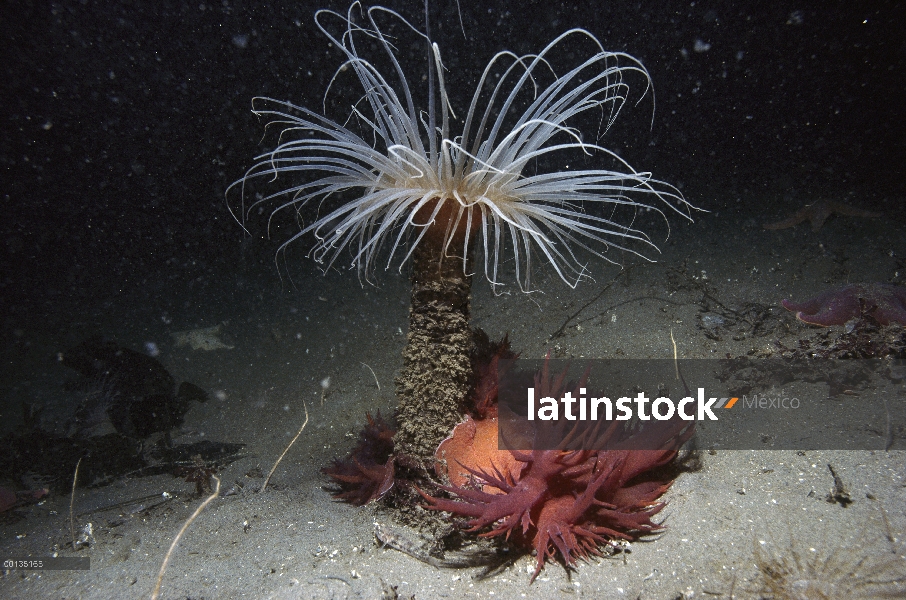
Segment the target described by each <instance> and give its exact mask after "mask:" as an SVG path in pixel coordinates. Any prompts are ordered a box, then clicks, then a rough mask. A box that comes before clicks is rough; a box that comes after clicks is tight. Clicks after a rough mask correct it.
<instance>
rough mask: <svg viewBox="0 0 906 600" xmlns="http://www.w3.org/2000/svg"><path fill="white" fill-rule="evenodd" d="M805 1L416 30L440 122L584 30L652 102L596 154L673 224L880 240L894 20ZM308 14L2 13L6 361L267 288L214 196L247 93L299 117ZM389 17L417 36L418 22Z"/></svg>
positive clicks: (263, 270)
mask: <svg viewBox="0 0 906 600" xmlns="http://www.w3.org/2000/svg"><path fill="white" fill-rule="evenodd" d="M817 4H818V3H793V2H772V3H764V2H688V1H684V2H679V1H667V2H656V3H654V2H648V3H635V2H594V3H592V2H575V3H573V2H547V1H545V2H505V1H490V2H482V3H480V4H479V3H473V2H466V1H464V2H462V5H461V18H462V23H463V28H464V29H465V32H466V38H464V37H463V33H462V30H461V28H460V21H459V16H458V15H457V8H456V4H455V3H453V2H449V1H443V2H437V3H432V7H431V14H430V19H431V22H432V28H433V30H432V35H433V37H434V38H435V39H436V40H437V42H438V43H439V44H440V46H441V48H442V52H443V54H444V58H445V62H446V66H447V68H448V70H449V80H450V82H451V89H454V90H456V92H455V94H456V95H455V96H454V98H453V101H454V105H456V106H459V107H460V109H461V110H462V107H464V105H465V104H466V103H467V101H468V98H469V94H470V93H471V87H470V86H471V85H473V84H474V81H475V78H476V77H477V76H478V74H479V73H480V72H481V69H482V67H483V65H484V64H485V63H486V61H487V60H488V59H489V58H490V56H492V55H493V53H494V52H496V51H499V50H501V49H511V50H513V51H516V52H518V53H525V52H530V51H537V50H539V49H540V48H541V47H543V45H544V44H546V43H547V42H548V41H550V40H551V39H552V38H553V37H555V35H557V34H558V33H560V32H562V31H564V30H565V29H567V28H570V27H577V26H581V27H585V28H587V29H589V30H590V31H591V32H593V33H594V34H595V35H597V36H598V37H599V39H600V40H601V41H602V43H603V44H604V46H605V48H607V49H608V50H619V51H625V52H628V53H630V54H632V55H634V56H636V57H638V58H639V59H640V60H641V61H642V62H643V63H644V64H645V66H646V67H647V69H648V70H649V71H650V73H651V76H652V79H653V81H654V85H655V90H656V93H657V96H656V111H655V116H654V123H653V128H652V127H650V118H651V116H650V115H651V104H650V102H648V101H646V102H644V103H643V105H642V106H640V107H639V108H635V109H633V110H629V111H626V115H625V116H621V119H620V121H619V122H618V124H617V126H616V127H615V128H614V130H613V131H612V132H611V133H610V135H609V138H608V139H607V140H606V143H607V144H609V145H610V146H611V147H613V148H614V149H616V150H618V151H619V152H620V153H621V154H622V155H623V156H624V157H625V158H627V159H628V160H629V161H630V163H632V164H634V165H637V166H638V167H639V168H642V169H645V170H651V171H653V172H654V173H655V174H656V175H657V176H658V177H659V178H661V179H664V180H667V181H670V182H672V183H674V184H676V185H679V186H681V188H682V189H683V191H684V193H685V194H686V195H687V197H688V198H689V200H690V201H692V202H693V203H694V204H696V205H698V206H702V207H704V208H708V209H710V210H714V211H718V212H720V211H723V210H734V211H735V210H741V211H745V212H747V213H750V214H751V215H752V216H753V217H754V218H757V219H759V220H761V219H764V220H773V219H775V218H776V217H778V216H780V215H784V214H786V213H788V212H791V211H792V210H794V209H796V208H798V207H799V206H801V205H802V204H804V203H806V202H809V201H811V200H814V199H818V198H823V197H828V198H832V199H839V200H847V201H852V202H853V203H855V204H858V205H859V206H861V207H864V208H867V209H875V210H883V211H884V212H885V213H886V214H887V215H888V217H889V218H893V219H896V220H900V221H902V220H904V219H906V216H904V211H903V203H904V199H906V183H904V178H903V164H904V163H903V159H904V156H906V141H904V140H906V135H904V134H906V128H904V113H903V92H904V90H906V38H904V36H903V35H902V31H903V30H902V27H903V23H904V22H906V9H904V6H903V5H902V4H900V3H895V2H874V3H860V2H855V3H853V2H845V3H844V2H839V3H837V2H828V3H821V6H820V7H817V8H816V6H817ZM323 6H325V5H323V4H317V5H316V4H313V3H311V2H308V1H302V2H287V3H260V2H232V1H229V2H227V1H224V2H173V1H163V2H147V1H135V2H89V1H82V2H77V1H63V2H15V3H4V4H3V7H2V8H0V56H2V57H3V58H2V66H0V69H2V79H3V85H2V86H0V106H2V107H3V108H2V111H0V112H2V116H0V122H2V129H0V180H2V186H0V195H2V201H3V207H4V212H3V215H4V218H3V219H2V225H0V226H2V228H3V232H2V238H0V252H2V253H3V256H4V257H3V269H2V275H0V297H2V304H3V305H4V309H3V310H2V316H3V324H4V332H5V333H4V337H5V338H6V339H7V340H9V339H11V338H10V336H9V335H7V334H9V333H10V332H20V333H21V327H22V326H23V324H27V323H30V322H31V323H34V322H43V323H45V324H46V323H48V322H51V323H56V324H59V325H61V326H62V325H63V324H65V323H66V322H67V321H69V320H71V319H73V318H75V317H76V315H77V314H78V313H80V312H81V311H84V310H87V309H88V307H98V306H103V305H104V303H108V304H109V303H116V302H122V301H128V302H133V303H134V304H135V305H137V306H140V305H141V304H142V303H143V302H148V301H150V300H151V299H155V300H156V301H157V302H159V303H162V304H163V305H165V306H164V308H163V309H161V307H160V306H158V307H157V309H158V310H165V309H166V305H172V306H170V308H169V309H166V310H170V311H179V310H180V307H183V308H193V307H194V308H196V309H198V308H199V307H202V306H203V305H204V304H205V303H209V302H217V301H221V300H222V301H225V302H234V301H236V298H233V297H232V296H231V295H232V294H233V293H236V294H241V292H242V287H243V285H252V286H254V285H258V284H249V283H248V282H247V281H245V280H238V279H236V278H235V277H234V275H235V272H236V269H237V265H241V264H242V265H246V269H247V270H246V272H247V273H249V274H253V275H250V276H258V277H261V278H262V280H261V281H262V282H263V285H265V286H271V285H273V286H275V287H279V286H280V282H279V279H278V274H277V269H276V268H275V267H274V264H273V260H272V259H273V256H274V249H275V248H276V245H277V243H278V242H279V241H282V239H284V236H282V235H279V232H278V235H276V236H275V238H276V239H275V240H273V241H271V240H266V239H265V237H266V219H265V216H266V215H265V216H262V217H260V218H259V219H257V220H255V219H253V220H252V222H251V224H250V230H251V231H252V234H253V237H252V238H251V239H249V238H247V237H246V236H244V234H243V231H242V229H241V228H240V227H239V225H238V224H237V223H236V222H235V221H234V219H233V218H232V217H231V215H230V213H229V212H228V210H227V205H226V201H225V200H224V190H225V188H226V187H227V186H228V184H229V183H230V182H232V181H234V180H235V179H237V178H238V177H240V176H241V175H242V173H243V172H244V170H245V169H246V168H247V167H248V166H250V165H251V163H252V157H253V156H254V155H255V154H256V153H258V152H260V151H262V150H264V149H265V146H263V145H259V142H260V141H261V136H262V124H261V122H259V120H258V119H257V118H256V117H255V116H254V115H252V114H251V112H250V100H251V98H252V97H253V96H255V95H267V96H271V97H274V98H280V99H287V100H291V101H293V102H295V103H297V104H300V105H303V106H309V107H312V108H318V107H319V106H320V104H321V99H322V94H323V92H324V89H325V87H326V85H327V83H328V81H329V80H330V77H331V76H332V75H333V73H334V71H335V69H336V67H337V65H338V64H339V63H340V60H341V57H340V55H339V53H338V52H337V51H336V50H335V49H331V48H330V47H329V46H328V42H327V40H326V39H325V38H324V37H323V36H322V35H321V34H320V33H319V32H318V31H317V29H316V28H315V27H314V23H313V20H312V14H313V12H314V10H315V9H316V8H318V7H323ZM326 6H329V7H333V8H335V9H338V10H341V11H343V10H345V8H346V5H345V3H339V2H329V3H327V4H326ZM390 6H391V7H393V8H395V9H397V10H399V11H400V12H402V13H403V14H404V15H407V16H408V17H410V18H411V19H413V20H414V21H415V22H417V23H421V22H423V18H424V17H423V15H422V12H421V3H419V2H391V3H390ZM706 48H707V49H706ZM412 60H413V61H417V63H416V64H422V65H423V64H424V63H423V62H421V61H422V59H421V57H418V56H415V57H413V58H412ZM458 84H462V85H461V86H459V85H458ZM772 202H773V203H774V204H771V203H772ZM760 203H764V204H763V205H762V206H759V204H760ZM303 254H304V252H303V251H301V250H300V251H298V252H296V253H295V254H292V253H291V254H290V256H289V260H290V262H291V264H295V262H297V261H298V262H301V261H302V258H303ZM259 265H260V268H258V266H259ZM306 268H311V267H310V265H309V266H308V267H306Z"/></svg>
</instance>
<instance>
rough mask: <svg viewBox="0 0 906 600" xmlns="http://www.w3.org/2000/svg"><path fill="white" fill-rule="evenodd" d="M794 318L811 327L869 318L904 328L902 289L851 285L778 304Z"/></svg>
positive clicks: (905, 289) (904, 291)
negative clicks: (804, 299)
mask: <svg viewBox="0 0 906 600" xmlns="http://www.w3.org/2000/svg"><path fill="white" fill-rule="evenodd" d="M781 304H782V305H783V307H784V308H785V309H787V310H790V311H793V312H795V313H796V318H797V319H799V320H800V321H804V322H805V323H810V324H812V325H821V326H822V327H829V326H831V325H843V324H844V323H846V322H847V321H849V320H850V319H857V318H859V317H862V316H867V317H870V318H871V319H874V320H875V321H877V322H878V324H879V325H890V324H891V323H898V324H900V325H906V287H902V286H898V285H890V284H886V283H853V284H850V285H845V286H843V287H841V288H836V289H833V290H828V291H826V292H824V293H823V294H819V295H817V296H815V297H814V298H812V299H811V300H806V301H805V302H801V303H796V302H790V301H789V300H783V301H782V302H781Z"/></svg>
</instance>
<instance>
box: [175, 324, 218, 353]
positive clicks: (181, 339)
mask: <svg viewBox="0 0 906 600" xmlns="http://www.w3.org/2000/svg"><path fill="white" fill-rule="evenodd" d="M221 327H223V324H221V325H214V326H213V327H205V328H202V329H192V330H191V331H176V332H174V333H171V334H170V335H172V336H173V341H174V342H176V346H177V347H178V346H192V350H219V349H221V348H223V349H224V350H232V349H233V346H228V345H226V344H224V343H223V342H221V341H220V328H221Z"/></svg>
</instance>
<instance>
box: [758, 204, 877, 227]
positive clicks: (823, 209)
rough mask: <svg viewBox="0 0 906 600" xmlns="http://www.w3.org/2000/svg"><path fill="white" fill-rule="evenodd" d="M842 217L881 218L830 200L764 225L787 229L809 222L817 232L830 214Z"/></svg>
mask: <svg viewBox="0 0 906 600" xmlns="http://www.w3.org/2000/svg"><path fill="white" fill-rule="evenodd" d="M834 213H836V214H838V215H844V216H847V217H866V218H877V217H880V216H881V213H877V212H872V211H870V210H862V209H860V208H853V207H852V206H849V205H848V204H843V203H842V202H832V201H830V200H816V201H815V202H812V203H811V204H806V205H805V206H803V207H802V208H800V209H799V210H797V211H796V212H795V213H793V214H792V215H791V216H790V217H789V218H786V219H784V220H782V221H777V222H776V223H765V225H764V228H765V229H787V228H789V227H795V226H796V225H798V224H799V223H802V222H803V221H809V222H811V224H812V231H818V230H819V229H821V226H822V225H824V222H825V221H826V220H827V218H828V217H829V216H831V215H832V214H834Z"/></svg>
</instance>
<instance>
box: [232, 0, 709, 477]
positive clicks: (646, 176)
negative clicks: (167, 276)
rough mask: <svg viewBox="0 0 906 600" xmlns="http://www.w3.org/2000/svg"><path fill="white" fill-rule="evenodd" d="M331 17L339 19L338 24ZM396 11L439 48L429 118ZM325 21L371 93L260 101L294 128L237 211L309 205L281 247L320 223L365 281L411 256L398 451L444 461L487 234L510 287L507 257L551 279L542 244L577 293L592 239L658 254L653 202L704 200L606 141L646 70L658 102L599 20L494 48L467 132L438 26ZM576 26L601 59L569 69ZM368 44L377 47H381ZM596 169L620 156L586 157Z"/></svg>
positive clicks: (330, 244)
mask: <svg viewBox="0 0 906 600" xmlns="http://www.w3.org/2000/svg"><path fill="white" fill-rule="evenodd" d="M328 21H339V23H340V24H341V27H340V29H339V31H340V32H341V33H340V34H339V35H337V34H335V33H332V32H331V29H330V28H329V27H328ZM379 21H380V22H382V23H385V22H390V23H394V24H395V25H396V26H397V27H398V28H402V29H404V30H409V31H411V32H413V33H414V34H415V35H417V36H419V38H420V39H421V40H422V41H423V43H424V44H425V45H426V47H427V48H428V51H429V75H428V78H427V86H428V93H427V106H426V109H427V112H423V111H422V110H420V109H419V108H418V107H417V106H416V101H415V95H414V93H413V90H412V89H411V88H410V80H409V79H408V78H407V76H406V73H405V70H404V69H403V67H402V64H401V62H400V60H399V58H398V54H397V49H396V48H395V47H394V46H393V45H392V44H391V41H390V39H389V36H388V35H387V34H385V31H389V28H388V26H387V25H386V23H385V25H384V28H383V29H382V26H381V25H379ZM315 22H316V24H317V26H318V28H319V29H320V30H321V31H322V32H323V33H324V35H326V36H327V38H328V39H329V40H330V41H331V42H333V44H334V45H335V46H336V47H337V48H338V49H340V51H341V52H343V53H344V55H345V61H344V62H343V64H342V66H341V67H340V69H339V70H338V71H337V74H335V75H334V78H333V80H332V81H331V84H330V86H329V87H332V86H333V85H334V84H335V83H336V81H337V79H338V77H340V76H341V73H342V72H348V71H350V70H351V71H352V72H353V73H354V74H355V76H356V78H357V79H358V82H359V83H360V84H361V87H362V93H363V95H362V97H361V99H360V100H359V101H358V102H356V103H354V104H353V106H352V107H351V112H350V113H349V115H347V116H346V117H345V120H344V123H343V124H341V123H339V122H337V121H334V120H331V119H330V118H328V117H326V116H322V115H321V114H318V113H316V112H314V111H312V110H309V109H306V108H303V107H299V106H295V105H293V104H290V103H288V102H281V101H277V100H272V99H269V98H255V99H254V101H253V112H255V114H257V115H259V116H261V117H263V118H264V119H266V120H267V125H268V127H278V128H280V130H281V131H280V137H279V143H278V145H277V147H276V148H274V149H273V150H272V151H270V152H268V153H266V154H262V155H260V156H258V157H257V161H258V162H257V163H256V164H255V165H254V166H253V167H251V168H250V169H249V170H248V171H247V172H246V174H245V176H244V177H243V178H242V179H241V180H239V181H237V182H236V183H234V184H233V186H231V190H232V189H234V188H235V189H237V190H238V193H239V196H240V198H241V203H242V207H241V209H240V211H241V212H240V213H239V215H238V216H237V219H238V220H240V222H242V221H243V220H244V218H245V216H246V215H248V214H249V211H250V210H251V209H253V208H255V207H256V206H258V205H259V204H261V203H266V204H270V205H273V204H276V208H274V210H273V213H272V218H273V217H274V216H276V215H278V214H279V213H281V212H283V211H294V212H295V213H296V215H297V218H298V219H299V220H300V222H301V227H300V229H299V231H298V232H297V233H296V234H295V235H293V236H292V237H291V238H290V239H288V240H286V241H285V242H284V243H283V245H282V246H281V250H283V249H285V248H286V246H287V245H288V244H290V243H292V242H293V241H295V240H298V239H300V238H302V237H305V236H308V235H313V236H314V238H315V244H314V246H313V247H312V249H311V251H310V255H311V256H312V257H313V258H314V259H315V260H316V261H317V262H318V263H320V264H322V265H324V268H325V269H327V268H331V267H332V266H335V264H336V262H337V261H338V259H339V258H340V256H341V255H343V254H344V253H346V252H348V253H349V255H350V256H351V262H350V266H351V267H353V268H355V269H357V270H358V272H359V274H360V277H362V278H363V279H365V280H370V278H371V276H372V273H373V271H374V268H375V266H376V264H377V261H378V260H380V261H381V262H383V260H384V257H386V268H390V266H392V265H393V264H394V263H395V262H398V263H399V265H400V267H399V268H402V265H403V264H405V263H407V262H410V261H411V263H412V275H411V277H412V285H413V289H412V307H411V310H410V317H409V333H408V343H407V347H406V350H405V351H404V366H403V371H402V374H401V376H400V378H399V380H398V381H397V391H398V395H399V397H400V409H399V414H398V418H399V421H400V429H399V433H398V434H397V449H398V451H401V452H403V453H407V454H410V455H414V456H417V457H421V458H422V459H424V460H425V461H426V462H428V463H429V464H430V460H432V457H433V452H434V449H435V448H436V447H437V444H438V442H439V441H440V440H441V439H443V438H444V437H445V436H446V435H447V434H448V432H449V431H450V429H452V427H453V426H454V425H455V424H456V423H457V422H458V421H459V419H460V418H461V413H462V410H461V405H462V402H463V400H464V398H465V397H466V395H467V394H468V392H469V383H470V382H469V379H470V371H471V369H470V362H469V352H470V350H471V346H472V342H471V331H470V329H469V307H470V289H471V277H472V274H473V269H475V267H476V265H474V264H473V263H474V262H475V259H474V254H475V246H479V247H480V248H481V251H482V254H481V256H482V258H481V262H480V266H479V267H478V268H480V269H481V271H482V272H483V274H484V277H485V278H486V279H487V280H488V281H489V282H490V284H491V286H492V288H493V290H494V291H495V293H499V292H500V289H501V287H502V286H503V285H504V283H503V282H502V278H503V276H502V273H501V270H500V265H501V264H502V263H503V262H505V261H509V260H511V259H512V263H513V265H514V268H515V280H516V282H517V283H518V285H519V287H520V289H521V290H522V291H524V292H530V291H532V290H533V289H534V288H533V285H532V272H533V264H532V257H533V253H535V254H537V253H540V254H541V256H542V257H543V258H544V261H543V262H546V263H547V264H549V265H550V266H551V267H552V268H553V270H554V271H555V272H556V274H557V275H558V276H559V277H560V278H561V279H562V280H563V281H564V282H565V283H566V284H567V285H569V286H570V287H575V286H576V285H577V284H578V282H579V281H580V280H582V279H583V278H586V277H588V276H589V274H588V270H587V267H586V264H584V263H583V262H581V260H580V258H579V256H578V255H577V254H576V249H577V248H581V249H583V250H584V251H586V252H590V253H591V254H594V255H596V256H599V257H601V258H604V259H605V260H610V259H608V258H607V256H606V255H605V254H604V252H605V251H606V250H608V249H609V248H616V249H619V250H623V251H627V252H631V253H634V254H638V255H640V256H644V255H643V254H641V252H642V251H644V249H645V248H648V249H650V250H655V251H656V247H655V245H654V244H653V243H652V241H651V240H650V239H649V237H648V236H647V235H646V234H645V233H644V232H643V231H641V230H640V229H636V228H635V227H633V223H634V221H635V219H636V217H637V215H638V213H639V212H640V211H654V212H655V213H657V214H659V215H660V216H662V217H666V213H668V212H675V213H677V214H679V215H682V216H683V217H684V218H687V219H688V218H690V212H691V210H692V209H693V207H691V205H689V204H688V203H687V202H686V200H685V199H684V198H683V196H682V194H681V193H680V192H679V191H678V190H677V189H676V188H674V187H672V186H670V185H669V184H666V183H664V182H661V181H658V180H656V179H653V178H652V176H651V174H650V173H646V172H639V171H636V170H634V169H632V168H631V167H630V166H629V165H628V164H627V163H626V162H625V161H623V160H622V159H620V158H619V157H618V156H617V155H616V154H615V153H614V152H612V151H610V150H608V149H606V148H605V147H603V146H601V145H599V144H598V143H597V142H598V140H599V139H600V135H603V133H604V132H606V131H607V129H608V128H609V127H610V125H611V124H612V123H613V121H614V120H615V119H616V117H617V116H618V114H619V112H620V110H621V108H622V106H623V104H624V102H625V101H626V100H627V97H628V94H629V86H628V84H627V83H626V81H625V77H626V76H629V75H632V74H635V75H638V76H640V77H641V79H642V80H643V81H644V82H645V90H644V92H643V93H642V96H644V95H645V94H646V93H647V92H648V89H649V87H650V77H649V75H648V72H647V71H646V70H645V68H644V67H643V66H642V64H641V63H640V62H639V61H637V60H636V59H634V58H633V57H631V56H629V55H627V54H624V53H618V52H616V53H615V52H607V51H605V50H604V49H603V47H602V46H601V44H600V42H599V41H598V40H597V38H595V36H594V35H592V34H591V33H589V32H588V31H585V30H582V29H572V30H569V31H567V32H565V33H563V34H562V35H560V36H558V37H557V38H555V39H554V40H553V41H552V42H550V43H549V44H548V45H547V46H546V47H545V48H544V49H543V50H541V52H539V53H538V54H532V55H524V56H517V55H515V54H513V53H512V52H506V51H504V52H500V53H498V54H497V55H495V56H494V57H493V58H492V59H491V60H490V61H489V63H488V65H487V67H486V68H485V69H484V71H483V73H482V74H481V76H480V78H479V81H478V85H477V87H476V90H475V92H474V94H473V96H472V100H471V102H470V104H469V107H468V111H467V112H466V113H465V114H464V117H463V119H462V127H461V129H458V130H457V131H456V132H454V131H453V130H452V126H453V123H454V122H455V121H457V119H456V118H455V116H454V114H453V111H452V107H451V102H450V98H449V95H448V92H447V87H446V83H445V79H444V73H445V69H444V66H443V62H442V60H441V54H440V49H439V48H438V46H437V44H434V43H432V42H431V40H430V39H429V37H428V36H427V35H425V34H424V33H422V32H420V31H419V30H418V29H417V28H416V27H414V26H413V25H412V24H410V23H409V22H408V21H407V20H406V19H404V18H403V17H402V16H400V15H399V14H397V13H395V12H393V11H391V10H389V9H386V8H382V7H374V8H370V9H367V10H365V9H364V8H363V7H362V6H361V5H360V4H359V3H358V2H356V3H354V4H352V6H350V8H349V10H348V12H347V14H346V15H345V16H344V15H341V14H339V13H336V12H333V11H328V10H322V11H318V12H317V13H316V15H315ZM577 38H578V39H579V40H582V41H584V42H585V43H586V44H587V45H588V46H589V48H590V50H591V51H590V53H589V54H588V55H587V56H586V57H584V58H578V59H576V58H572V59H570V58H566V64H565V66H563V65H561V63H563V62H564V61H563V60H561V57H560V56H558V55H567V52H566V51H565V50H564V48H563V47H564V45H565V42H566V41H568V40H569V41H577ZM366 49H367V51H369V52H372V53H374V55H373V56H372V55H369V57H370V59H366V58H364V55H365V52H366ZM570 50H574V48H573V47H571V48H570ZM378 65H382V66H383V67H384V68H383V71H382V69H381V68H379V66H378ZM328 91H329V89H328ZM325 104H326V102H325ZM590 119H594V121H593V122H596V123H597V124H598V132H597V133H598V134H599V135H598V136H597V137H596V138H595V141H587V140H586V139H585V138H584V136H583V134H582V132H581V131H580V130H579V129H578V124H580V123H584V122H587V121H589V120H590ZM592 163H594V167H599V165H600V164H601V163H604V164H606V165H607V166H609V167H611V168H609V169H605V168H592V167H589V168H576V167H575V166H571V165H575V164H581V165H590V164H592ZM285 177H290V178H291V179H290V184H289V185H288V186H286V187H282V188H280V189H278V190H277V191H275V192H273V193H270V194H267V195H263V196H259V197H258V199H257V200H256V201H255V202H254V203H253V204H252V205H251V206H248V207H247V206H246V205H245V197H246V194H247V190H246V188H247V185H249V184H250V183H251V182H253V181H255V180H258V179H261V178H265V179H267V180H274V179H282V178H285ZM229 193H230V192H229V190H228V194H229ZM309 213H313V216H312V217H310V218H308V217H307V215H308V214H309ZM611 262H612V261H611Z"/></svg>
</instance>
